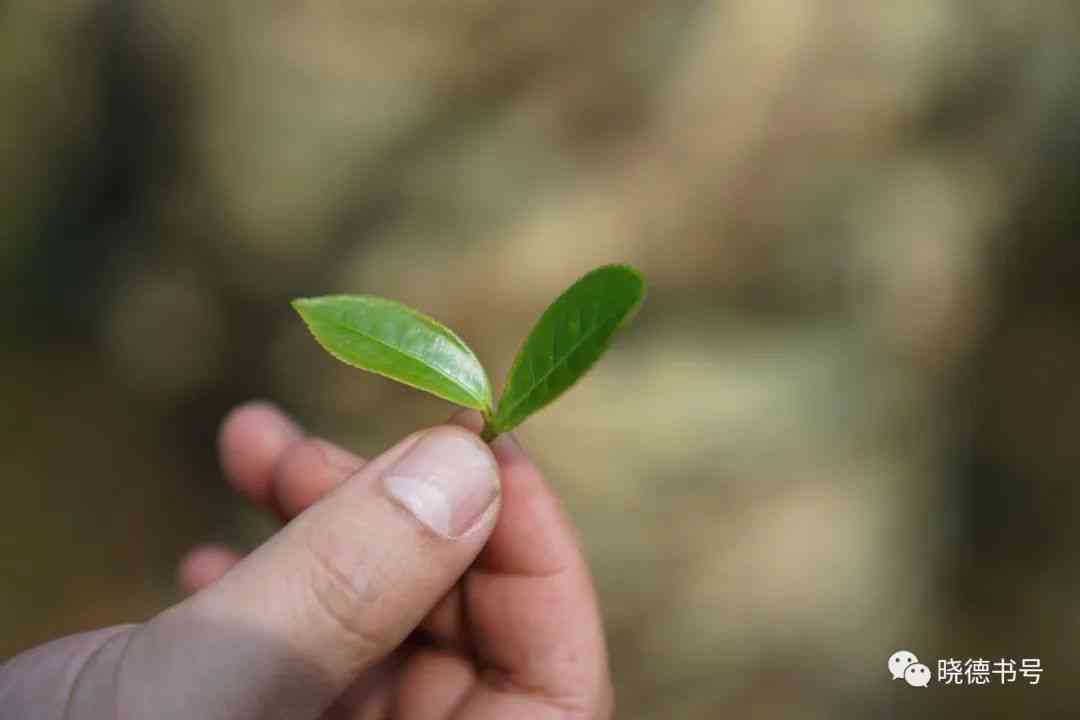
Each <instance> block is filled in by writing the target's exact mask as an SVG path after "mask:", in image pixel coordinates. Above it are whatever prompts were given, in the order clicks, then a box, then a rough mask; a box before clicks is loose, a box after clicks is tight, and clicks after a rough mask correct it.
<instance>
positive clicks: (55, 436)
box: [0, 0, 1080, 720]
mask: <svg viewBox="0 0 1080 720" xmlns="http://www.w3.org/2000/svg"><path fill="white" fill-rule="evenodd" d="M1063 8H1064V9H1063ZM1078 22H1080V8H1078V7H1074V6H1073V5H1071V4H1067V3H1039V4H1036V3H1015V2H1008V1H998V2H995V1H988V2H976V1H974V0H909V1H908V2H903V3H871V2H857V1H854V0H798V1H789V0H765V1H754V2H741V1H734V0H728V1H723V0H717V1H715V2H693V3H691V2H659V1H658V0H654V1H652V2H647V1H643V0H631V1H627V2H615V1H614V0H597V1H596V2H592V3H575V2H568V1H566V0H554V1H553V2H549V3H525V2H497V1H496V0H457V2H439V0H408V1H407V2H400V3H379V2H365V1H362V0H355V1H352V2H321V3H267V2H243V1H241V2H231V3H212V2H192V1H190V0H152V1H150V2H141V3H135V2H132V1H130V0H113V1H111V2H107V1H106V0H54V1H52V2H47V3H46V2H37V1H36V0H12V1H10V2H7V3H4V4H3V5H0V67H2V68H3V72H0V98H2V100H0V183H2V185H0V186H2V187H3V188H4V190H3V192H2V193H0V273H2V275H0V280H2V283H0V300H3V307H4V308H6V312H4V313H0V322H2V323H3V324H2V325H0V331H2V337H3V345H2V352H0V398H2V402H0V481H2V483H3V486H2V487H3V490H4V496H3V497H4V500H3V502H2V503H0V508H2V509H3V510H2V512H3V526H4V532H3V533H0V656H5V655H8V654H11V653H14V652H17V651H19V650H21V649H23V648H26V647H28V646H30V645H32V644H34V643H38V642H42V641H44V640H46V639H48V638H51V637H54V636H57V635H60V634H63V633H68V632H74V631H78V630H82V629H86V628H90V627H94V626H98V625H102V624H111V623H117V622H123V621H130V620H137V619H141V618H145V617H148V616H149V615H151V614H153V613H154V612H156V611H157V610H158V609H160V608H162V607H163V606H165V605H166V604H167V603H169V602H171V601H172V600H174V599H175V598H176V597H177V592H176V590H175V587H174V584H173V568H174V564H175V562H176V560H177V559H178V557H179V556H180V555H181V554H182V553H183V551H184V549H185V548H187V547H189V546H190V545H191V544H193V543H195V542H198V541H201V540H205V539H216V540H226V541H230V542H234V543H236V544H238V545H240V546H242V547H250V546H252V545H253V544H255V543H257V542H258V541H259V540H260V539H262V538H264V537H265V536H266V534H267V533H268V532H270V531H271V529H272V525H271V524H270V522H269V521H268V520H267V519H266V518H264V517H262V516H260V515H258V514H257V513H255V512H254V511H252V510H250V509H248V508H246V507H244V506H243V505H242V504H241V503H240V502H239V500H238V499H237V498H236V497H234V496H233V495H232V494H231V493H230V492H229V491H228V490H227V489H226V487H225V486H224V484H223V482H222V479H221V477H220V473H219V471H218V470H217V468H216V465H215V456H214V447H213V440H214V434H215V432H216V427H217V423H218V422H219V420H220V419H221V417H222V416H223V414H224V413H225V412H226V411H227V409H228V408H229V407H230V406H231V405H233V404H234V403H236V402H239V401H242V400H245V399H248V398H251V397H267V398H271V399H274V400H275V401H277V402H279V403H281V404H282V405H283V406H284V407H285V408H287V409H288V410H289V411H290V412H292V413H293V414H295V416H296V417H298V418H299V419H300V420H301V421H302V422H304V423H305V424H307V425H308V426H310V427H311V428H313V429H315V430H318V431H321V432H324V433H326V434H328V435H329V436H330V437H332V438H333V439H335V440H337V441H339V442H342V443H344V444H346V445H348V446H349V447H351V448H354V449H355V450H357V451H358V452H362V453H364V454H374V453H377V452H378V451H379V450H380V449H381V448H383V447H385V446H386V445H387V444H389V443H390V442H392V441H393V440H394V439H395V438H397V437H399V436H401V435H403V434H405V433H407V432H408V431H410V430H412V429H415V428H417V427H419V426H422V425H425V424H433V423H436V422H440V421H441V420H442V419H443V418H444V417H446V415H447V414H448V413H449V411H450V408H449V407H448V406H446V405H445V404H444V403H442V402H440V401H437V400H434V399H431V398H428V397H426V396H423V395H421V394H419V393H416V392H414V391H410V390H408V389H404V388H400V387H398V386H396V385H394V384H392V383H389V382H387V381H385V380H382V379H379V378H376V377H374V376H368V375H365V374H362V373H359V372H357V371H354V370H351V369H349V368H347V367H345V366H343V365H339V364H337V363H335V362H334V361H333V360H331V359H330V358H328V357H327V356H325V355H324V354H323V353H322V352H321V351H320V350H318V348H317V347H316V346H315V344H314V343H313V342H312V341H311V340H310V338H309V337H308V336H307V334H306V333H305V331H304V330H303V327H302V326H301V324H300V322H299V321H298V319H297V318H296V317H295V316H294V315H293V314H292V312H291V310H290V309H289V307H288V305H287V300H288V299H289V298H291V297H294V296H297V295H304V294H321V293H324V292H330V291H343V292H370V293H377V294H384V295H389V296H392V297H394V298H396V299H399V300H402V301H405V302H407V303H410V304H412V305H415V306H417V307H420V308H422V309H424V310H426V311H427V312H429V313H431V314H433V315H434V316H436V317H437V318H439V319H441V320H442V321H444V322H446V323H447V324H449V325H450V326H451V327H453V328H455V329H457V330H458V331H459V332H460V334H462V335H463V336H464V337H465V338H466V339H467V340H468V341H469V342H470V344H472V345H473V346H474V348H475V349H476V350H477V353H478V354H479V355H480V357H481V358H482V359H483V360H484V361H485V363H486V364H487V366H488V368H489V371H490V372H491V374H492V376H493V378H494V379H496V381H497V384H499V385H501V382H500V379H501V378H502V377H503V376H504V374H505V372H506V370H507V368H508V366H509V363H510V361H511V360H512V358H513V354H514V353H515V352H516V350H517V347H518V344H519V343H520V341H521V339H522V337H523V336H524V334H525V332H526V331H527V329H528V327H529V326H530V324H531V323H532V321H533V320H534V319H535V317H536V316H537V315H538V314H539V312H540V311H541V310H542V309H543V307H544V305H545V304H546V302H547V301H548V300H550V299H551V298H552V297H553V296H554V295H555V294H556V293H557V292H558V291H559V290H560V289H561V288H562V287H564V286H565V285H566V284H568V283H569V282H571V281H572V280H573V279H575V278H576V277H577V276H579V275H580V274H582V273H583V272H584V271H586V270H588V269H589V268H591V267H593V266H594V265H597V264H600V263H602V262H608V261H627V262H632V263H634V264H636V265H638V266H639V267H641V268H642V269H643V270H644V272H645V273H646V275H647V276H648V278H649V280H650V297H649V299H648V302H647V304H646V306H645V308H644V309H643V311H642V313H641V314H640V315H639V317H638V319H637V320H636V322H635V323H634V324H633V326H632V327H630V328H628V329H627V331H626V332H624V333H623V334H622V335H621V336H620V337H619V339H618V341H617V343H616V348H617V349H616V350H615V351H614V352H613V353H612V354H611V355H610V357H609V358H608V359H606V360H605V361H604V362H602V363H601V364H600V365H599V366H598V367H597V369H596V371H595V372H594V374H593V375H592V376H590V378H589V379H588V381H587V382H585V383H583V384H582V385H581V386H580V387H577V388H575V389H574V390H573V391H572V392H571V393H570V394H568V395H567V396H566V397H565V398H564V399H563V400H561V401H560V402H559V403H558V404H556V405H554V406H552V407H551V408H549V409H548V410H546V411H545V412H543V413H542V414H540V415H538V416H537V417H535V418H534V419H533V420H531V421H530V422H529V423H528V424H527V425H526V426H525V427H524V428H523V429H522V431H521V433H520V435H521V438H522V441H523V442H524V443H525V444H526V445H527V447H528V448H529V449H530V450H531V452H532V453H533V454H534V456H535V457H536V458H537V459H538V462H539V463H540V464H541V465H542V466H543V467H544V468H545V469H546V470H547V472H548V473H549V475H550V477H551V479H552V481H553V483H555V485H556V486H557V487H558V489H559V490H560V492H561V494H562V496H563V497H564V498H565V501H566V504H567V506H568V508H569V510H570V511H571V513H572V514H573V516H574V518H575V519H576V521H577V522H578V524H579V525H580V527H581V530H582V534H583V537H584V541H585V544H586V546H587V549H588V553H589V556H590V559H591V561H592V563H593V567H594V569H595V572H596V576H597V579H598V583H599V587H600V591H601V595H602V602H603V606H604V613H605V618H606V622H607V627H608V632H609V638H610V646H611V651H612V655H613V664H614V671H615V675H616V684H617V687H618V691H619V700H620V717H623V718H629V719H630V720H651V719H653V718H657V719H659V718H714V717H725V716H730V717H742V716H752V717H758V718H818V717H820V718H825V717H829V718H832V717H931V716H934V717H943V718H946V717H947V718H957V717H975V716H976V715H977V716H979V717H994V716H998V717H1016V716H1031V717H1035V716H1039V717H1053V716H1062V717H1065V716H1074V715H1075V714H1076V713H1077V712H1078V711H1080V681H1077V680H1076V679H1075V678H1074V676H1073V671H1074V670H1075V668H1076V667H1077V654H1076V647H1077V644H1078V643H1080V609H1078V606H1080V602H1078V601H1080V585H1078V574H1077V570H1076V565H1077V562H1078V559H1080V535H1078V531H1077V529H1076V528H1077V524H1076V523H1075V519H1076V516H1077V503H1078V490H1077V487H1078V486H1077V483H1076V469H1077V466H1078V464H1080V463H1078V461H1080V449H1078V448H1080V442H1078V438H1080V384H1078V374H1077V368H1080V324H1078V320H1080V282H1078V279H1077V278H1078V277H1080V273H1078V271H1080V245H1078V243H1077V239H1076V235H1077V229H1078V227H1080V170H1078V168H1080V84H1078V82H1077V80H1076V78H1077V77H1078V76H1077V73H1076V68H1077V67H1078V64H1077V63H1078V60H1080V34H1078V31H1077V28H1078V25H1077V23H1078ZM900 648H903V649H908V650H912V651H914V652H915V653H916V654H917V655H919V656H920V658H922V659H923V661H924V662H927V663H928V664H930V665H931V667H932V669H936V659H938V658H945V657H956V658H962V659H963V658H978V657H986V658H999V657H1002V656H1004V657H1015V658H1020V657H1038V658H1040V659H1041V660H1042V664H1043V667H1044V668H1045V673H1044V676H1043V680H1042V683H1041V684H1040V686H1038V687H1029V686H1026V685H1023V684H1021V683H1019V682H1018V683H1017V684H1015V685H1012V686H1008V687H1004V688H1002V687H989V688H986V687H984V688H944V687H940V686H938V685H937V683H934V684H932V685H931V687H930V688H928V689H926V690H915V689H912V688H909V687H907V686H905V685H903V684H902V683H900V682H894V681H891V680H890V679H889V676H888V674H887V672H886V668H885V663H886V660H887V658H888V656H889V655H890V654H891V653H892V652H893V651H894V650H896V649H900Z"/></svg>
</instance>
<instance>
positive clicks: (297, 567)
mask: <svg viewBox="0 0 1080 720" xmlns="http://www.w3.org/2000/svg"><path fill="white" fill-rule="evenodd" d="M497 468H498V466H497V464H496V461H495V458H494V456H493V455H492V453H491V451H490V450H489V449H488V447H487V445H485V444H484V443H483V442H482V441H481V440H480V439H479V438H478V437H477V436H476V435H474V434H472V433H470V432H468V431H467V430H465V429H463V428H460V427H454V426H443V427H437V428H433V429H430V430H427V431H424V432H421V433H417V434H415V435H412V436H410V437H408V438H406V439H405V440H404V441H402V442H401V443H399V444H398V445H396V446H395V447H393V448H391V449H390V450H388V451H387V452H385V453H384V454H383V455H381V456H380V457H378V458H376V459H375V460H373V461H372V462H370V463H368V464H367V465H365V466H364V468H363V469H362V470H360V471H359V472H358V473H357V474H356V475H354V476H353V477H351V478H350V479H348V480H347V481H345V482H344V483H342V484H341V485H340V486H339V487H337V488H336V489H335V490H334V491H333V492H332V493H330V494H329V495H327V496H326V497H324V498H323V499H322V500H320V501H319V502H317V503H316V504H314V505H312V506H311V507H310V508H308V509H307V510H306V511H305V512H303V513H302V514H300V515H299V516H297V517H296V518H295V519H294V520H293V521H292V522H291V523H289V524H288V525H287V526H286V527H285V528H283V529H282V531H281V532H279V533H278V534H277V535H275V536H274V537H273V538H271V539H270V540H269V541H268V542H267V543H266V544H264V545H263V546H261V547H260V548H258V549H257V550H256V551H255V552H253V553H252V554H251V555H249V556H248V557H247V558H245V559H244V560H243V561H242V562H241V563H240V564H238V565H237V566H236V567H234V568H233V569H232V570H231V571H230V572H229V573H228V574H226V575H225V576H224V577H223V578H222V579H221V580H220V581H218V582H217V583H215V584H214V585H212V586H210V587H209V588H207V589H205V590H204V591H202V592H201V593H198V594H196V595H194V596H192V597H191V598H189V599H188V600H186V601H185V602H183V603H181V604H180V605H177V606H175V607H173V608H171V609H170V610H169V611H167V612H165V613H163V614H162V615H159V616H158V617H156V618H154V619H153V620H151V621H150V622H149V623H147V624H146V625H144V626H143V627H141V628H140V629H139V631H138V632H136V633H135V636H134V637H133V638H132V641H131V643H130V645H129V646H128V648H127V652H126V653H125V658H124V663H123V665H124V667H123V668H122V669H123V671H125V672H128V673H133V674H134V677H132V678H131V681H130V682H126V683H124V682H120V683H118V686H119V687H120V688H121V689H122V690H123V689H126V691H129V692H130V693H133V694H134V695H135V696H134V697H131V698H130V700H131V701H132V702H133V704H134V705H135V706H136V707H137V708H138V709H143V708H147V709H151V708H156V709H157V710H158V711H160V709H161V698H160V697H159V696H157V695H158V693H159V692H160V691H161V688H162V687H170V688H173V689H172V690H170V691H169V694H170V695H171V696H172V697H174V698H177V699H179V698H180V697H181V696H183V701H184V702H185V703H188V705H187V706H186V707H185V711H186V714H187V716H189V717H196V716H197V717H217V714H216V713H218V712H222V711H224V710H227V711H228V713H229V714H228V715H227V717H229V718H237V717H247V716H249V715H250V716H251V717H263V716H269V714H270V713H267V710H268V709H270V708H268V707H267V705H268V704H272V705H273V707H272V710H273V713H272V714H273V716H274V717H278V716H279V714H281V713H282V712H283V710H284V709H285V708H286V707H287V708H289V709H290V713H289V715H288V716H289V717H303V716H305V715H306V714H307V713H311V714H312V715H311V716H312V717H313V716H314V715H317V714H318V713H319V712H321V711H322V710H323V709H324V708H325V707H326V706H328V705H329V704H330V703H331V702H332V701H333V699H334V698H335V697H336V696H337V695H338V694H340V693H341V692H342V691H343V690H344V689H345V688H346V687H347V686H348V685H349V683H350V682H351V681H352V680H354V679H355V678H356V676H357V675H358V674H359V673H360V672H362V671H363V670H365V669H368V668H370V667H371V666H373V665H375V664H376V663H378V662H379V661H380V660H381V659H383V658H385V657H386V656H387V655H388V654H390V653H391V652H392V651H393V650H394V649H395V648H396V647H397V646H398V645H400V644H401V642H402V641H403V640H404V639H405V638H406V637H407V636H408V634H409V633H410V632H412V631H413V630H414V629H415V628H416V626H417V625H418V624H419V623H420V621H421V620H422V619H423V617H424V616H425V615H426V614H427V613H428V612H429V611H430V610H431V609H432V608H433V607H434V606H435V605H436V603H437V602H438V601H439V600H440V599H441V598H442V597H443V596H444V595H445V594H446V593H447V592H448V591H449V590H450V588H451V587H453V585H454V584H455V583H456V582H457V581H458V579H459V578H460V577H461V575H462V574H463V573H464V572H465V570H466V569H467V568H468V567H469V565H470V564H471V563H472V561H473V560H474V559H475V557H476V555H477V554H478V553H479V552H480V549H481V548H482V547H483V545H484V543H485V542H486V541H487V538H488V536H489V535H490V533H491V530H492V528H493V527H494V524H495V517H496V515H497V511H498V506H499V502H498V498H499V480H498V469H497ZM155 668H156V669H159V670H160V671H161V672H162V673H164V674H167V675H168V676H169V677H167V678H161V681H160V682H157V681H154V680H153V679H152V678H147V677H146V673H147V672H154V670H155ZM185 674H186V675H185ZM185 677H186V678H187V680H184V678H185ZM121 680H122V678H121ZM178 683H179V686H178ZM184 685H186V686H187V687H183V686H184ZM123 700H124V698H121V701H122V702H123ZM192 701H195V702H198V703H199V704H200V705H205V712H204V713H203V714H200V713H195V714H192V712H191V710H192V708H191V707H190V703H191V702H192ZM165 704H167V705H168V704H171V703H169V702H166V703H165ZM135 716H138V714H137V713H135ZM159 716H160V715H159ZM280 716H283V717H284V716H286V715H284V714H281V715H280Z"/></svg>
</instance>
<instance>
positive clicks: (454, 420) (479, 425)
mask: <svg viewBox="0 0 1080 720" xmlns="http://www.w3.org/2000/svg"><path fill="white" fill-rule="evenodd" d="M450 424H451V425H460V426H461V427H463V428H465V429H466V430H471V431H472V432H474V433H477V434H479V432H480V431H481V430H483V428H484V418H483V416H482V415H481V414H480V413H479V412H478V411H476V410H469V409H466V410H459V411H458V412H456V413H454V414H453V415H452V416H450Z"/></svg>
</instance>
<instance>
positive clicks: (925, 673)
mask: <svg viewBox="0 0 1080 720" xmlns="http://www.w3.org/2000/svg"><path fill="white" fill-rule="evenodd" d="M904 679H905V680H907V684H908V685H910V686H911V687H926V686H927V685H929V684H930V668H928V667H926V666H925V665H923V664H922V663H912V664H911V665H908V666H907V669H906V670H904Z"/></svg>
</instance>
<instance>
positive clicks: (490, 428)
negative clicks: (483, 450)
mask: <svg viewBox="0 0 1080 720" xmlns="http://www.w3.org/2000/svg"><path fill="white" fill-rule="evenodd" d="M491 421H492V418H491V417H490V416H489V415H488V414H487V413H484V429H483V430H481V431H480V439H481V440H483V441H484V442H486V443H490V442H491V441H492V440H494V439H495V438H496V437H498V435H499V433H497V432H495V427H494V425H492V422H491Z"/></svg>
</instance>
